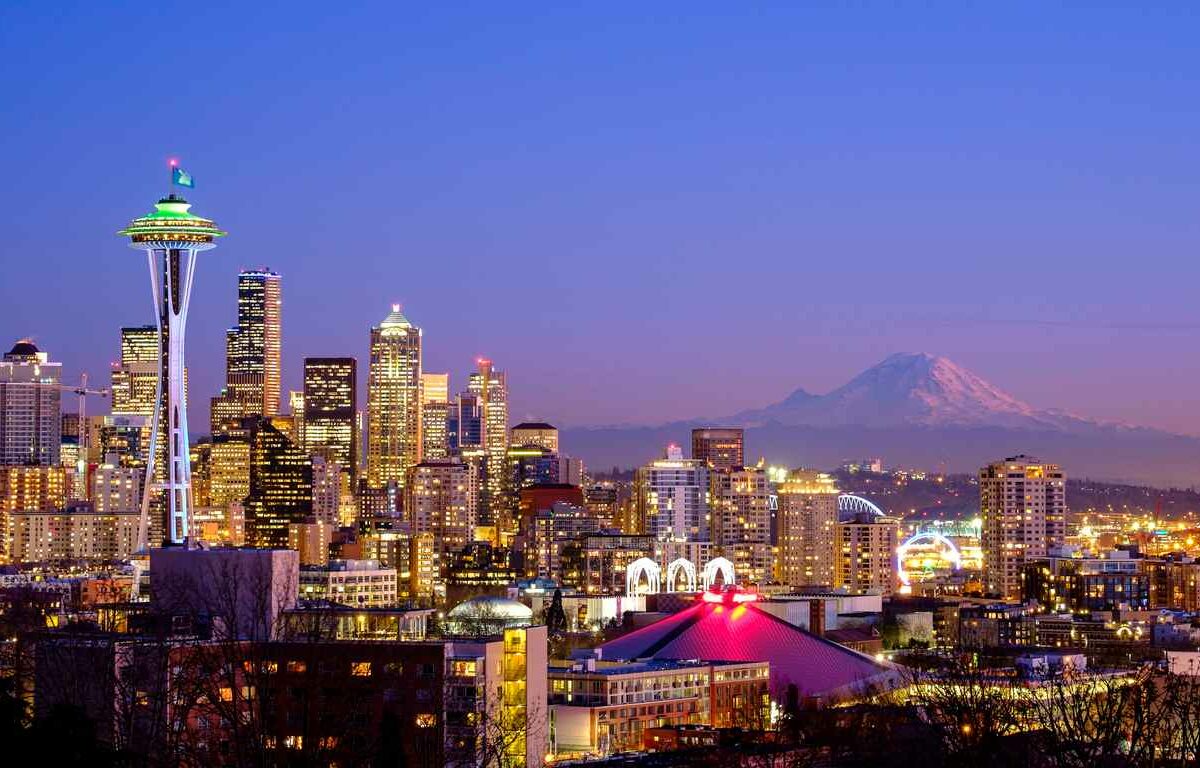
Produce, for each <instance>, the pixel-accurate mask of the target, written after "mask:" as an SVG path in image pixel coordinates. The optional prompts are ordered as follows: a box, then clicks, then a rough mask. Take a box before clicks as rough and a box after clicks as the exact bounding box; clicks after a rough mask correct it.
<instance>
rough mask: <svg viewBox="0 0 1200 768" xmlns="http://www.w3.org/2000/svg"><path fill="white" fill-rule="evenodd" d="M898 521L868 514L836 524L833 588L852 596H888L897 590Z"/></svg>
mask: <svg viewBox="0 0 1200 768" xmlns="http://www.w3.org/2000/svg"><path fill="white" fill-rule="evenodd" d="M899 545H900V521H899V520H897V519H896V518H894V517H879V516H877V515H872V514H869V513H862V514H859V515H856V516H855V517H853V518H851V519H849V520H843V521H840V522H838V524H837V551H836V552H835V553H834V578H833V586H834V587H840V588H845V589H846V590H847V591H849V592H850V593H851V594H856V595H861V594H867V593H871V594H879V595H884V596H889V595H891V594H892V593H893V592H894V591H895V589H896V547H898V546H899Z"/></svg>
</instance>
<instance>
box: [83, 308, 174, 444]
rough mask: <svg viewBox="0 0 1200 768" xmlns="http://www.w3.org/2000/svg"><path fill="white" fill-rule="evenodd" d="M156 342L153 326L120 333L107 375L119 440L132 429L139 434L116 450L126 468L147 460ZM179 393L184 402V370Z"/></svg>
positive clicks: (157, 361) (155, 383) (158, 365)
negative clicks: (115, 359) (116, 356)
mask: <svg viewBox="0 0 1200 768" xmlns="http://www.w3.org/2000/svg"><path fill="white" fill-rule="evenodd" d="M158 341H159V333H158V328H157V327H155V326H153V325H138V326H131V327H126V328H122V329H121V357H120V360H119V361H118V362H115V363H113V365H112V371H111V372H110V392H111V393H112V416H113V421H114V426H115V427H119V429H118V430H117V431H118V432H120V433H121V435H120V436H121V437H128V436H132V434H133V430H134V429H135V428H136V429H138V430H139V434H138V435H137V439H136V440H135V441H132V443H126V444H124V445H123V446H122V447H121V449H119V450H118V453H119V455H120V459H121V461H122V462H123V463H126V464H144V463H145V462H146V461H147V460H148V458H149V457H148V456H147V455H146V454H145V452H146V451H148V450H149V448H150V438H151V433H152V432H153V430H154V404H155V402H156V400H155V396H156V395H157V392H158V376H159V369H160V368H161V361H160V359H159V349H158ZM183 392H184V397H185V398H186V397H187V369H186V368H184V370H183ZM92 445H93V446H94V447H95V446H96V445H97V442H96V441H95V440H93V441H92ZM159 453H160V456H165V454H163V446H159ZM101 455H103V453H102V454H101ZM164 460H165V459H164ZM160 465H161V463H160Z"/></svg>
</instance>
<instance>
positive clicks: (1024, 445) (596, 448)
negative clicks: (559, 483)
mask: <svg viewBox="0 0 1200 768" xmlns="http://www.w3.org/2000/svg"><path fill="white" fill-rule="evenodd" d="M699 425H736V426H743V427H745V428H746V430H747V432H746V444H747V448H746V450H747V461H750V460H752V457H753V459H755V460H756V459H757V457H759V456H762V457H764V458H766V459H767V460H768V461H769V462H771V463H780V464H786V465H790V466H799V465H805V466H813V467H821V468H827V467H833V466H836V465H838V464H840V463H841V462H843V461H846V460H850V459H861V458H866V457H871V456H881V457H883V459H884V461H885V463H886V464H887V465H889V466H905V467H917V468H925V469H931V470H939V471H945V472H973V471H975V470H977V469H978V468H979V466H981V465H982V464H984V463H986V462H988V461H992V460H995V459H999V458H1004V457H1005V456H1010V455H1013V454H1017V453H1029V454H1034V455H1038V456H1040V457H1042V458H1044V459H1046V460H1048V461H1057V462H1058V463H1060V464H1062V465H1064V467H1065V468H1066V469H1067V471H1068V474H1069V475H1071V476H1073V477H1093V478H1097V479H1109V480H1121V481H1128V482H1139V483H1147V484H1150V485H1164V486H1165V485H1174V486H1184V487H1187V486H1191V485H1194V484H1196V483H1197V480H1198V479H1200V439H1197V438H1194V437H1189V436H1185V435H1176V434H1171V433H1168V432H1164V431H1161V430H1155V429H1149V428H1143V427H1133V426H1128V425H1124V424H1114V423H1106V422H1101V421H1097V420H1093V419H1088V418H1085V417H1082V416H1077V415H1073V414H1070V413H1067V412H1065V411H1060V410H1052V409H1042V408H1037V407H1034V406H1033V405H1030V404H1029V403H1025V402H1023V401H1021V400H1019V399H1017V398H1016V397H1013V396H1012V395H1010V394H1008V393H1007V392H1005V391H1004V390H1002V389H1000V388H999V387H997V386H995V385H993V384H991V383H989V382H987V381H985V380H984V379H982V378H981V377H979V376H977V375H976V374H974V373H972V372H971V371H968V370H966V369H965V368H963V367H961V366H959V365H957V364H955V363H954V362H952V361H950V360H948V359H946V358H944V357H937V356H934V355H930V354H926V353H915V354H910V353H904V354H895V355H891V356H890V357H888V358H886V359H884V360H883V361H882V362H880V363H878V364H877V365H875V366H873V367H871V368H869V369H867V370H866V371H863V372H862V373H860V374H859V375H857V376H855V377H854V378H853V379H851V380H850V381H848V382H847V383H846V384H844V385H842V386H841V387H838V388H837V389H834V390H833V391H831V392H829V393H827V394H824V395H814V394H811V393H809V392H807V391H805V390H804V389H802V388H801V389H796V390H794V391H793V392H792V393H791V394H790V395H788V396H787V397H786V398H784V399H783V400H781V401H779V402H777V403H774V404H771V405H767V406H765V407H763V408H758V409H751V410H747V411H742V412H740V413H736V414H732V415H729V416H725V417H718V418H705V419H692V420H688V421H682V422H675V423H671V424H663V425H657V426H645V427H628V426H622V427H590V428H571V429H567V430H564V434H563V444H564V450H566V451H568V452H570V453H571V454H573V455H578V456H580V457H582V458H583V459H584V461H585V462H586V463H587V464H588V465H589V466H593V467H597V468H607V467H611V466H620V467H629V466H636V465H638V464H641V463H643V462H645V461H647V460H648V459H651V458H653V457H655V456H658V455H661V452H662V449H663V446H665V445H666V444H667V443H668V442H676V443H680V444H682V445H685V446H686V445H688V442H689V434H688V430H690V429H691V428H692V427H693V426H699Z"/></svg>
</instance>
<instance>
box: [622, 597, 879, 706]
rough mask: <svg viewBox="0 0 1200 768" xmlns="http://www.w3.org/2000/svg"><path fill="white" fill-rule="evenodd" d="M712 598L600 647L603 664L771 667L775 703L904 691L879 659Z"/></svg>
mask: <svg viewBox="0 0 1200 768" xmlns="http://www.w3.org/2000/svg"><path fill="white" fill-rule="evenodd" d="M737 597H738V596H737V595H729V596H726V595H720V596H717V597H716V598H712V597H709V596H708V594H707V593H706V594H705V595H704V596H703V598H702V599H701V600H699V601H698V602H697V603H696V604H695V605H694V606H692V607H690V608H685V609H684V610H682V611H679V612H678V613H676V614H673V615H671V616H668V617H666V618H664V619H662V620H660V621H657V622H655V623H653V624H651V625H649V626H647V627H643V628H642V629H637V630H634V631H633V632H630V633H629V634H626V635H622V636H621V637H618V638H616V639H614V640H610V641H609V642H607V643H605V644H603V645H602V646H600V648H599V651H600V654H601V658H605V659H628V660H642V659H721V660H742V661H769V662H770V664H771V685H772V688H773V689H774V691H775V693H776V695H782V692H783V691H785V690H786V689H787V687H788V686H789V685H792V684H794V685H795V686H796V687H797V688H798V689H799V692H800V695H801V696H804V697H814V698H818V699H824V700H829V701H836V700H841V699H846V698H853V697H855V696H858V695H861V694H863V693H865V692H867V691H868V689H872V688H878V687H883V688H886V687H891V686H894V685H896V684H898V676H897V674H896V672H895V671H894V670H893V669H892V668H890V667H888V666H886V665H884V664H881V663H879V662H877V661H875V659H873V658H871V657H870V656H867V655H865V654H862V653H859V652H857V651H854V650H851V649H849V648H847V647H845V646H842V645H839V644H837V643H834V642H833V641H831V640H826V639H824V638H821V637H818V636H817V635H813V634H811V633H809V632H806V631H805V630H803V629H800V628H799V627H797V626H795V625H793V624H790V623H788V622H786V621H784V620H783V619H780V618H778V617H776V616H773V615H772V614H770V613H769V612H767V611H764V610H760V609H759V608H758V607H757V606H756V605H755V604H754V600H753V598H749V597H747V598H743V601H739V600H738V599H737Z"/></svg>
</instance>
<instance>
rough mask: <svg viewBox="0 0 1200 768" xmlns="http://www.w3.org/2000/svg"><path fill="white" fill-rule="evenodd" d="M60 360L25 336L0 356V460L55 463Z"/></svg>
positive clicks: (58, 445) (58, 437)
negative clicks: (51, 356)
mask: <svg viewBox="0 0 1200 768" xmlns="http://www.w3.org/2000/svg"><path fill="white" fill-rule="evenodd" d="M61 382H62V364H61V363H52V362H50V360H49V357H48V356H47V355H46V353H45V352H42V351H40V350H39V349H38V348H37V346H36V345H34V343H33V342H32V341H30V340H28V339H22V340H21V341H18V342H17V343H16V344H14V345H13V348H12V349H11V350H9V351H8V352H7V353H6V354H5V355H4V357H3V359H0V465H3V466H20V465H32V466H55V465H57V464H58V463H59V455H60V452H61V450H62V393H61V392H60V391H59V385H60V383H61Z"/></svg>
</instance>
